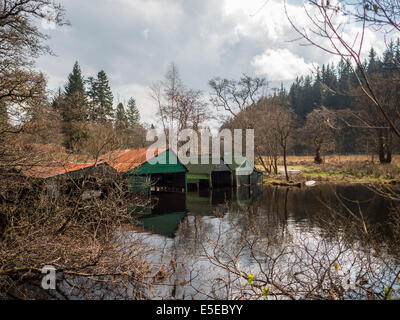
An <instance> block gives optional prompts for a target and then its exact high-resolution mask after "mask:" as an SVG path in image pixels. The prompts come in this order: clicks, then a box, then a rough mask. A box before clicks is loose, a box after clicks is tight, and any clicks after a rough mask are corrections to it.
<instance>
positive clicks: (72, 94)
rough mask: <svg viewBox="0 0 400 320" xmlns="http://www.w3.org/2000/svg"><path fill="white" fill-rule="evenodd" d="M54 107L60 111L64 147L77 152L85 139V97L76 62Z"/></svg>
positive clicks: (80, 74)
mask: <svg viewBox="0 0 400 320" xmlns="http://www.w3.org/2000/svg"><path fill="white" fill-rule="evenodd" d="M54 105H56V106H57V108H58V109H59V110H60V114H61V116H62V119H63V123H62V131H63V133H64V138H65V141H64V145H65V147H66V148H67V150H70V151H74V152H76V151H79V149H80V146H81V145H82V142H83V141H84V140H85V139H86V131H85V122H86V120H87V96H86V92H85V87H84V81H83V77H82V73H81V69H80V67H79V64H78V62H75V65H74V67H73V69H72V72H71V73H70V75H69V76H68V82H67V84H66V86H65V90H64V94H63V95H62V96H59V97H58V99H57V100H56V101H54Z"/></svg>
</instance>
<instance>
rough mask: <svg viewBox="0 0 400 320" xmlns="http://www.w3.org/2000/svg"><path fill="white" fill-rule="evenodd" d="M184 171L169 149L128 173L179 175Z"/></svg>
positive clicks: (183, 167) (184, 168)
mask: <svg viewBox="0 0 400 320" xmlns="http://www.w3.org/2000/svg"><path fill="white" fill-rule="evenodd" d="M153 163H154V164H153ZM186 171H187V169H186V167H185V166H184V165H183V164H182V163H181V162H180V161H179V159H178V158H177V156H176V154H175V153H174V152H173V151H172V150H170V149H169V150H166V151H164V152H163V153H160V154H159V155H158V156H157V157H154V158H153V159H150V160H149V161H146V162H145V163H143V164H141V165H140V166H138V167H136V168H135V169H133V170H131V171H130V172H129V173H130V174H136V175H143V174H155V173H179V172H186Z"/></svg>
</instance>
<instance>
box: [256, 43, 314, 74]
mask: <svg viewBox="0 0 400 320" xmlns="http://www.w3.org/2000/svg"><path fill="white" fill-rule="evenodd" d="M251 65H252V67H253V68H254V69H255V73H256V74H258V75H264V76H266V77H267V78H268V80H272V81H287V80H293V79H295V78H296V76H299V75H305V74H308V73H310V71H311V70H312V68H313V65H312V63H306V62H305V61H304V59H303V58H300V57H298V56H296V55H295V54H293V53H292V52H290V51H289V50H288V49H276V50H273V49H267V50H265V51H264V53H262V54H260V55H257V56H255V57H254V58H253V59H252V60H251Z"/></svg>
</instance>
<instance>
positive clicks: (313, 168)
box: [257, 155, 400, 183]
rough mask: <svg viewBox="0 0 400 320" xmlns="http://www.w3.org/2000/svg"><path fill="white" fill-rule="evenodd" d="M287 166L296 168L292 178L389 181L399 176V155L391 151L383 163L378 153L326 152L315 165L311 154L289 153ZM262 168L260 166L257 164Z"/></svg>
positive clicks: (276, 177) (281, 177) (274, 179)
mask: <svg viewBox="0 0 400 320" xmlns="http://www.w3.org/2000/svg"><path fill="white" fill-rule="evenodd" d="M287 162H288V169H291V170H293V169H294V170H299V172H297V173H295V172H290V173H289V176H290V179H291V180H292V181H294V182H304V181H307V180H316V181H324V182H350V183H389V182H393V181H399V180H400V155H394V156H393V161H392V163H391V164H385V165H382V164H380V163H379V161H378V157H377V156H375V157H374V158H372V157H371V156H368V155H345V156H341V155H329V156H325V157H324V163H323V164H320V165H317V164H315V163H314V158H313V156H289V157H288V160H287ZM278 165H279V169H280V170H282V169H283V161H282V159H280V161H279V162H278ZM257 168H259V169H261V170H262V166H260V165H257ZM282 180H284V174H283V173H282V172H280V173H279V174H278V175H269V176H268V177H266V178H265V179H264V182H265V183H273V182H278V181H282Z"/></svg>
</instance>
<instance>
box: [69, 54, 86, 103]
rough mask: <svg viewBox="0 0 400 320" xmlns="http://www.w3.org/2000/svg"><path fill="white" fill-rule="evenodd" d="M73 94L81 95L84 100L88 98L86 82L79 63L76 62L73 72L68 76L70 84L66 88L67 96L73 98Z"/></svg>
mask: <svg viewBox="0 0 400 320" xmlns="http://www.w3.org/2000/svg"><path fill="white" fill-rule="evenodd" d="M73 94H79V95H82V98H86V92H85V86H84V81H83V77H82V72H81V68H80V66H79V64H78V61H76V62H75V64H74V67H73V69H72V72H71V73H70V74H69V76H68V82H67V84H66V86H65V95H66V96H72V95H73Z"/></svg>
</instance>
